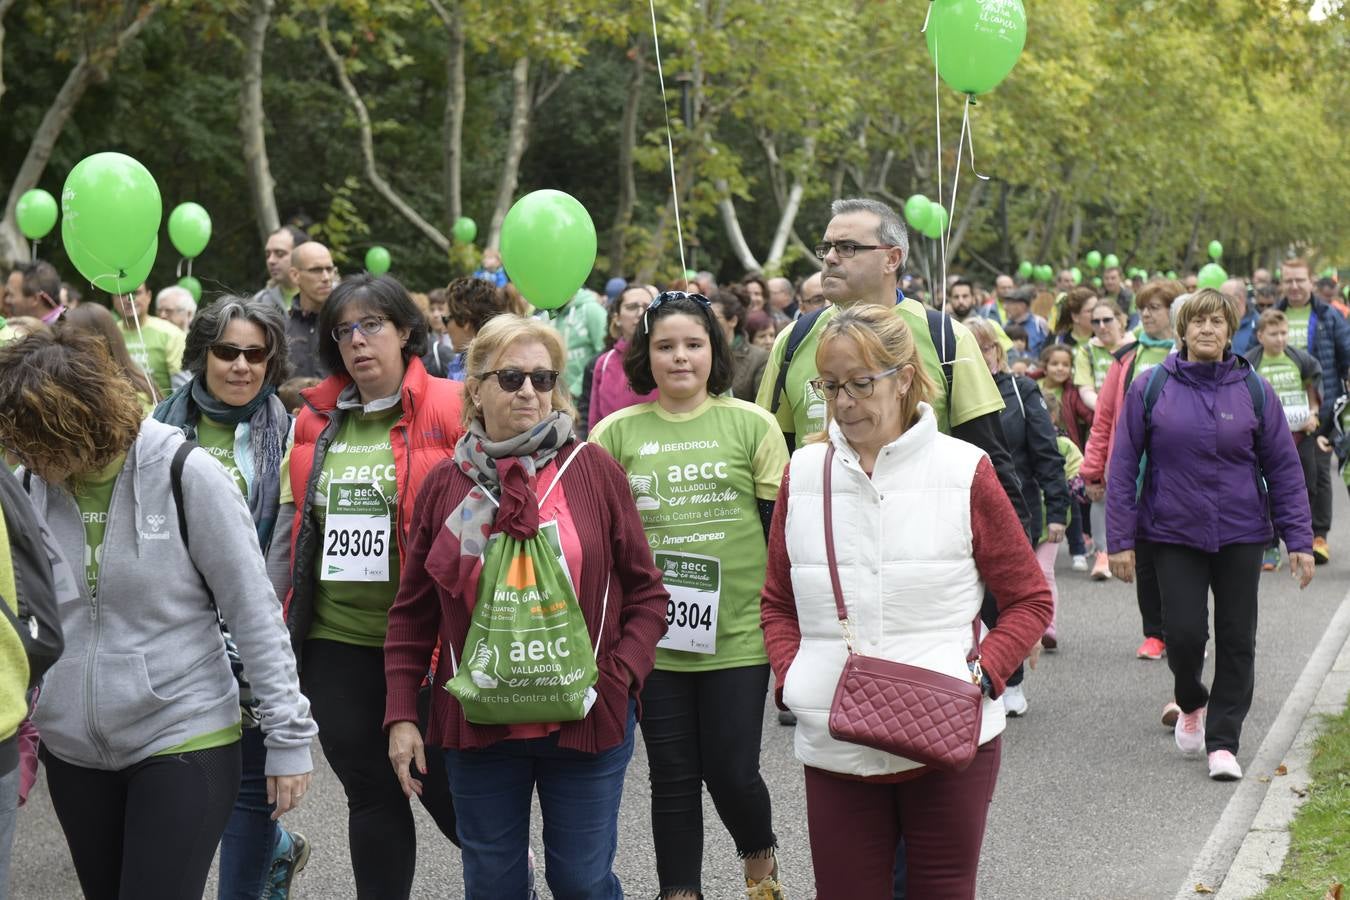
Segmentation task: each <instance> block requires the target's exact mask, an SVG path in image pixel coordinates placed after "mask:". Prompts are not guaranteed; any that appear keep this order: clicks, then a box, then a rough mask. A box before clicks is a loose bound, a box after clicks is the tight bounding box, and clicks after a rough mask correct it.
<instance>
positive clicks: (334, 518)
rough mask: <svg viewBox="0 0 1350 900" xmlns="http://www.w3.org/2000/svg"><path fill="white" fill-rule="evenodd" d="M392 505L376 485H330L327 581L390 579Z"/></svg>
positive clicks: (326, 520)
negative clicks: (390, 520)
mask: <svg viewBox="0 0 1350 900" xmlns="http://www.w3.org/2000/svg"><path fill="white" fill-rule="evenodd" d="M389 518H390V516H389V503H388V501H386V500H385V499H384V495H383V494H381V493H380V491H379V489H378V488H376V487H375V485H373V484H369V483H366V484H361V483H359V482H342V481H338V482H334V483H332V484H330V485H329V486H328V508H327V515H326V516H325V518H324V529H323V568H322V570H321V573H322V574H321V577H322V579H323V580H324V581H388V580H389V552H388V551H389Z"/></svg>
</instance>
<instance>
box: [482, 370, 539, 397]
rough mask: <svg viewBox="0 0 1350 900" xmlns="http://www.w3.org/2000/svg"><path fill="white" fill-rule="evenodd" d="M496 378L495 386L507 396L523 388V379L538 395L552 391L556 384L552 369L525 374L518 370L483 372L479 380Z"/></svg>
mask: <svg viewBox="0 0 1350 900" xmlns="http://www.w3.org/2000/svg"><path fill="white" fill-rule="evenodd" d="M494 375H495V376H497V385H498V387H500V388H501V389H502V390H504V391H506V392H507V393H508V394H514V393H515V392H516V391H518V390H520V389H521V388H523V387H524V386H525V379H526V378H529V379H530V385H531V386H532V387H533V388H534V389H535V390H536V391H538V392H539V393H541V394H543V393H547V392H549V391H551V390H553V386H554V385H555V384H557V383H558V373H557V372H556V371H554V370H553V369H535V370H534V371H533V372H525V371H522V370H520V369H494V370H492V371H491V372H484V373H483V374H482V375H479V376H478V377H479V378H485V379H486V378H491V377H492V376H494Z"/></svg>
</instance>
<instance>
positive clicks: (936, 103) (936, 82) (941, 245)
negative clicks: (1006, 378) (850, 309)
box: [928, 3, 950, 362]
mask: <svg viewBox="0 0 1350 900" xmlns="http://www.w3.org/2000/svg"><path fill="white" fill-rule="evenodd" d="M932 9H933V6H932V4H931V3H930V4H929V5H928V10H929V12H930V13H931V12H932ZM938 45H939V41H938V39H937V37H934V38H933V118H934V120H935V121H936V123H937V129H936V130H937V193H938V206H942V205H943V203H942V79H941V76H940V75H939V74H938ZM948 219H949V224H950V216H948ZM938 249H939V250H940V251H941V253H942V258H941V259H939V260H938V264H939V272H940V274H941V276H942V281H941V284H940V286H939V291H940V294H939V296H940V297H941V298H942V306H941V307H940V308H941V310H942V312H943V314H944V315H945V314H946V312H947V236H946V229H943V230H940V231H939V232H938ZM944 362H945V360H944Z"/></svg>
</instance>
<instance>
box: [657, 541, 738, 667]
mask: <svg viewBox="0 0 1350 900" xmlns="http://www.w3.org/2000/svg"><path fill="white" fill-rule="evenodd" d="M654 556H655V559H656V566H657V568H659V569H660V570H661V580H662V581H663V582H665V585H666V590H667V591H669V592H670V602H669V603H667V604H666V626H667V627H666V635H665V637H663V638H661V640H660V641H659V642H658V643H657V645H656V646H657V647H661V648H664V649H666V650H683V651H685V652H687V653H716V652H717V607H718V603H719V602H720V600H721V597H722V566H721V563H719V562H718V560H717V559H715V558H714V557H711V556H695V555H694V554H692V553H663V552H661V551H657V552H656V553H655V554H654Z"/></svg>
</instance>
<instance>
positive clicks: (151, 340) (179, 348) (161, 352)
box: [114, 284, 192, 400]
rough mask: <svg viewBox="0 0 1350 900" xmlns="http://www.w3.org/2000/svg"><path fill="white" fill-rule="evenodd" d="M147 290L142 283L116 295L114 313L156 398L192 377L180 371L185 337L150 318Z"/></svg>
mask: <svg viewBox="0 0 1350 900" xmlns="http://www.w3.org/2000/svg"><path fill="white" fill-rule="evenodd" d="M150 296H151V295H150V288H149V286H148V285H145V284H142V285H140V286H139V287H137V288H136V291H135V293H131V294H119V295H118V296H117V298H116V301H117V302H116V308H115V309H114V312H116V313H117V314H118V319H119V320H118V323H117V328H118V330H119V331H121V332H122V339H123V340H124V341H126V344H127V352H128V353H130V354H131V358H132V359H133V360H135V362H136V365H138V366H140V367H141V368H142V369H143V370H144V371H145V374H146V375H148V376H149V377H150V380H151V381H153V382H154V383H155V390H156V391H158V392H159V398H158V399H161V400H162V399H163V398H165V397H167V396H169V394H171V393H173V391H174V389H175V388H177V387H178V386H180V385H183V384H187V382H188V379H189V378H191V377H192V376H191V375H190V374H189V373H187V372H184V371H183V348H184V345H185V344H186V343H187V335H186V334H185V333H184V332H183V331H182V330H181V329H179V328H177V327H176V326H174V325H171V324H170V323H169V322H167V321H165V320H164V319H161V318H160V317H159V316H152V315H150Z"/></svg>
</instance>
